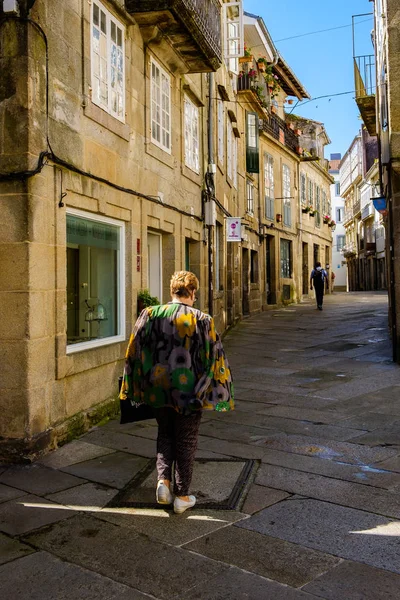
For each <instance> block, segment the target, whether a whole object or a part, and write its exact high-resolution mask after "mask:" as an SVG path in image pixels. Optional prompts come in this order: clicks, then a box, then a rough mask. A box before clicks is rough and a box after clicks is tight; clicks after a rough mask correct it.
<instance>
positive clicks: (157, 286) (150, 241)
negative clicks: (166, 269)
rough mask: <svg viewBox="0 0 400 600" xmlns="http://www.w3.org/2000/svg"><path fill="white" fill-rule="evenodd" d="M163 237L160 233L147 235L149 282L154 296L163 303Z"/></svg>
mask: <svg viewBox="0 0 400 600" xmlns="http://www.w3.org/2000/svg"><path fill="white" fill-rule="evenodd" d="M161 242H162V237H161V235H160V234H159V233H148V234H147V257H148V259H147V260H148V262H147V280H148V284H149V291H150V294H151V295H152V296H157V298H158V299H159V301H160V303H161V302H162V244H161Z"/></svg>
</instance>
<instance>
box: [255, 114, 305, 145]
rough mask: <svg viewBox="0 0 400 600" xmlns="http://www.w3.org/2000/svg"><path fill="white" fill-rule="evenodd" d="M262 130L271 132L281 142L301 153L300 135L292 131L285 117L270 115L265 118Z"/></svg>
mask: <svg viewBox="0 0 400 600" xmlns="http://www.w3.org/2000/svg"><path fill="white" fill-rule="evenodd" d="M261 130H262V131H265V133H269V135H272V137H274V138H275V139H276V140H279V141H280V142H281V144H284V145H285V146H287V147H288V148H290V150H292V151H293V152H296V154H299V146H300V143H299V137H298V136H297V135H296V134H295V133H294V131H292V130H291V129H290V128H289V127H288V126H287V125H286V123H285V121H284V120H283V119H281V118H280V117H278V116H277V115H272V114H271V115H270V116H269V118H268V119H263V121H262V126H261Z"/></svg>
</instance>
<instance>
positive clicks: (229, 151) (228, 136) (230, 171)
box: [226, 123, 234, 181]
mask: <svg viewBox="0 0 400 600" xmlns="http://www.w3.org/2000/svg"><path fill="white" fill-rule="evenodd" d="M233 137H234V134H233V130H232V124H231V123H228V128H227V131H226V152H227V157H226V162H227V165H226V174H227V177H228V179H230V180H231V181H232V180H233V161H232V149H233V145H232V138H233Z"/></svg>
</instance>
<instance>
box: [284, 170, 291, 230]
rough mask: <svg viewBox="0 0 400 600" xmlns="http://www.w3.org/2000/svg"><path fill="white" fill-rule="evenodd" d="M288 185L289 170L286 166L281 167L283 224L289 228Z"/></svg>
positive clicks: (289, 200) (289, 187) (289, 203)
mask: <svg viewBox="0 0 400 600" xmlns="http://www.w3.org/2000/svg"><path fill="white" fill-rule="evenodd" d="M290 189H291V185H290V169H289V167H288V165H283V166H282V190H283V200H282V203H283V223H284V225H286V226H288V227H290V226H291V224H292V199H291V197H290V196H291V192H290Z"/></svg>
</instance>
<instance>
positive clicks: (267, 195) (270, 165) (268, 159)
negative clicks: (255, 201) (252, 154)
mask: <svg viewBox="0 0 400 600" xmlns="http://www.w3.org/2000/svg"><path fill="white" fill-rule="evenodd" d="M264 201H265V218H266V219H270V220H274V219H275V182H274V159H273V157H272V156H271V155H270V154H267V153H264ZM268 205H269V207H270V208H272V210H271V211H269V210H268Z"/></svg>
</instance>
